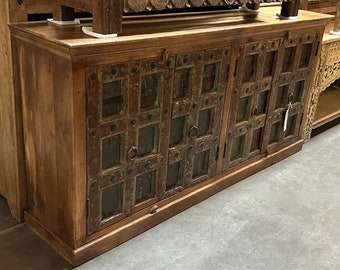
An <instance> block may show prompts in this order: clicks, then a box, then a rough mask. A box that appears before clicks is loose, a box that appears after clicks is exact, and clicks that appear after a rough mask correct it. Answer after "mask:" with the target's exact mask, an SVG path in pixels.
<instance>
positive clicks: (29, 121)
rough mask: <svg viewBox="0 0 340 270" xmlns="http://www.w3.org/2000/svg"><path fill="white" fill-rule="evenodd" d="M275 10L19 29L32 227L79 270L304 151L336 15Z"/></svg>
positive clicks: (16, 40)
mask: <svg viewBox="0 0 340 270" xmlns="http://www.w3.org/2000/svg"><path fill="white" fill-rule="evenodd" d="M276 13H279V8H278V7H270V8H265V9H263V10H260V12H259V15H258V16H257V17H256V18H248V19H244V18H243V17H241V16H240V17H238V16H228V14H229V13H228V12H227V11H219V12H213V13H199V14H174V15H168V16H166V17H163V16H151V17H147V18H145V17H142V18H140V17H132V18H128V19H126V20H125V21H124V22H123V32H122V34H121V35H120V36H119V37H117V38H109V39H95V38H90V37H87V36H86V35H85V34H83V33H82V31H81V27H82V25H73V26H63V27H57V26H54V25H51V24H49V23H47V22H39V23H21V24H15V25H12V26H11V31H12V37H13V52H14V59H15V61H16V63H17V65H18V72H19V74H17V76H19V78H20V88H21V92H22V110H23V123H24V137H25V153H26V160H27V171H28V177H27V178H28V183H27V186H28V204H29V210H28V211H27V212H26V213H25V220H26V222H27V224H28V225H29V227H30V228H31V229H32V230H34V231H35V232H36V233H37V234H38V235H40V236H41V237H42V238H43V239H45V240H46V241H47V242H48V243H49V244H50V245H51V246H52V247H53V248H54V249H55V250H57V251H58V252H59V253H60V254H61V255H62V256H64V257H65V258H66V259H67V260H68V261H69V262H70V263H71V264H73V265H78V264H81V263H83V262H85V261H87V260H89V259H91V258H93V257H94V256H97V255H99V254H101V253H103V252H105V251H107V250H108V249H111V248H113V247H114V246H117V245H119V244H120V243H122V242H124V241H126V240H128V239H130V238H131V237H133V236H135V235H137V234H139V233H141V232H143V231H145V230H147V229H149V228H151V227H152V226H154V225H156V224H158V223H160V222H162V221H164V220H165V219H167V218H169V217H171V216H173V215H175V214H177V213H179V212H180V211H183V210H184V209H186V208H188V207H190V206H192V205H194V204H196V203H198V202H200V201H202V200H204V199H205V198H207V197H209V196H211V195H213V194H215V193H216V192H218V191H220V190H222V189H224V188H226V187H228V186H230V185H232V184H234V183H236V182H238V181H240V180H242V179H244V178H245V177H247V176H249V175H251V174H253V173H255V172H257V171H259V170H261V169H263V168H265V167H268V166H270V165H272V164H273V163H276V162H278V161H280V160H282V159H284V158H286V157H288V156H289V155H292V154H293V153H295V152H297V151H299V150H300V149H301V148H302V144H303V140H302V139H301V136H302V132H303V130H302V128H301V127H302V126H303V123H304V121H305V111H306V106H305V104H306V100H308V99H309V89H310V86H311V82H312V80H313V77H314V73H315V66H316V59H317V57H318V54H319V45H320V42H321V39H322V34H323V30H324V26H325V24H326V23H327V22H328V21H329V20H330V18H331V17H330V16H328V15H322V14H316V13H311V12H308V11H300V12H299V17H298V19H295V20H279V19H277V18H276V16H275V14H276Z"/></svg>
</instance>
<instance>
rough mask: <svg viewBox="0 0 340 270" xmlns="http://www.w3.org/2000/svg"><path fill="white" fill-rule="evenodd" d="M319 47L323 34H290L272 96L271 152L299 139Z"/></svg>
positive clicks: (268, 141)
mask: <svg viewBox="0 0 340 270" xmlns="http://www.w3.org/2000/svg"><path fill="white" fill-rule="evenodd" d="M319 44H320V33H316V32H310V33H303V34H296V35H291V36H289V37H288V38H286V39H285V40H284V44H283V46H282V48H281V49H280V56H279V60H278V62H279V72H278V75H277V78H276V81H275V84H274V86H273V94H272V97H271V104H270V114H271V119H269V123H268V124H269V125H270V129H269V134H268V136H267V137H266V139H267V142H266V144H268V145H269V148H268V150H270V149H271V148H275V147H276V146H279V145H280V144H281V143H284V142H286V141H289V140H292V139H296V138H297V137H298V136H299V132H300V124H301V120H302V116H303V110H304V106H303V104H304V102H305V99H306V95H307V91H308V89H309V85H310V83H311V80H312V78H311V72H312V69H313V66H312V64H313V62H314V61H312V60H313V58H315V57H316V55H317V52H318V47H319Z"/></svg>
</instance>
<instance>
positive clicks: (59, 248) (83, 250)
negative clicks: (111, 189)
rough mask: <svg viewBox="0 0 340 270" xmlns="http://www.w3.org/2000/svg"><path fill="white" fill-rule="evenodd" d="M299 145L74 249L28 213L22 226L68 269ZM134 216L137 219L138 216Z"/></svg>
mask: <svg viewBox="0 0 340 270" xmlns="http://www.w3.org/2000/svg"><path fill="white" fill-rule="evenodd" d="M302 145H303V140H301V139H300V140H298V141H296V142H295V143H293V144H291V145H289V146H287V147H285V148H283V149H281V150H279V151H277V152H275V153H273V154H270V155H268V156H266V157H263V158H262V159H260V160H258V161H256V162H254V163H251V164H249V165H248V166H244V167H242V168H240V169H238V170H233V171H232V172H230V171H229V172H228V171H227V172H224V173H221V174H219V175H217V176H216V177H214V178H211V179H209V180H208V181H206V182H204V183H201V184H198V185H196V186H194V187H192V188H190V189H188V190H187V192H183V193H180V194H177V195H174V196H172V197H170V198H168V199H166V200H164V201H161V202H159V204H158V203H157V206H158V208H157V209H156V210H155V211H153V212H152V213H149V214H146V215H142V216H141V217H139V218H137V219H134V220H133V221H131V222H129V223H126V221H125V222H124V221H122V223H124V224H122V225H120V224H117V225H120V226H118V227H117V225H115V224H114V225H113V226H111V228H110V227H108V228H106V229H105V231H104V232H101V233H98V234H97V235H93V236H91V238H89V239H87V240H85V242H86V244H84V245H82V246H79V247H77V248H74V249H73V248H72V247H70V246H68V245H67V244H65V243H64V242H63V241H62V240H60V239H59V238H58V237H57V236H55V235H54V234H53V233H52V232H51V231H49V230H48V229H47V228H46V227H44V225H43V224H42V223H40V222H39V220H37V219H36V218H35V217H34V216H32V215H31V214H30V213H29V212H25V222H26V224H27V225H28V227H29V228H30V229H31V230H32V231H34V232H35V233H36V234H38V235H39V236H40V237H41V238H42V239H43V240H44V241H46V242H47V243H48V244H49V245H50V246H51V247H52V248H53V249H54V250H55V251H56V252H57V253H59V255H61V256H62V257H64V258H65V259H66V260H67V261H68V262H69V263H70V264H71V265H73V266H77V265H80V264H82V263H85V262H86V261H89V260H91V259H93V258H95V257H96V256H99V255H101V254H103V253H105V252H106V251H108V250H110V249H112V248H114V247H116V246H118V245H120V244H122V243H123V242H125V241H127V240H129V239H131V238H133V237H135V236H137V235H138V234H140V233H142V232H144V231H146V230H148V229H150V228H152V227H154V226H155V225H157V224H159V223H161V222H163V221H165V220H167V219H168V218H170V217H172V216H175V215H176V214H178V213H180V212H182V211H184V210H186V209H188V208H189V207H191V206H193V205H195V204H197V203H199V202H201V201H203V200H205V199H207V198H209V197H210V196H212V195H214V194H216V193H218V192H220V191H222V190H223V189H225V188H227V187H229V186H231V185H233V184H236V183H238V182H239V181H241V180H243V179H245V178H247V177H249V176H250V175H253V174H255V173H257V172H259V171H261V170H263V169H265V168H267V167H269V166H271V165H273V164H275V163H277V162H279V161H281V160H283V159H285V158H287V157H289V156H291V155H293V154H295V153H296V152H298V151H300V150H301V149H302ZM135 215H138V213H136V214H135ZM112 227H113V229H112Z"/></svg>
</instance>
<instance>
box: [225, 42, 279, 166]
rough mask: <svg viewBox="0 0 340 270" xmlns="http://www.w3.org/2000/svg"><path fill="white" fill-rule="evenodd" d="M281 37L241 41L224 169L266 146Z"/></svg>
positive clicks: (251, 155) (260, 151)
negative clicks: (265, 137)
mask: <svg viewBox="0 0 340 270" xmlns="http://www.w3.org/2000/svg"><path fill="white" fill-rule="evenodd" d="M280 44H281V39H273V40H267V41H261V42H251V43H247V44H244V45H240V46H239V48H238V58H237V59H238V60H237V65H236V83H235V86H234V91H233V93H232V102H231V110H230V118H229V125H228V127H229V129H228V132H227V141H226V149H225V158H224V162H223V169H224V170H225V169H227V168H229V167H232V166H235V165H237V164H239V163H241V162H243V161H245V160H247V159H249V158H251V157H253V156H255V155H257V154H260V153H263V151H264V150H265V148H266V146H265V145H264V139H263V137H264V136H265V134H266V132H267V131H266V127H265V124H266V117H267V113H268V109H269V98H270V95H271V93H270V91H271V90H270V89H271V87H272V83H273V76H274V73H275V71H276V69H277V68H276V66H277V58H278V50H279V46H280Z"/></svg>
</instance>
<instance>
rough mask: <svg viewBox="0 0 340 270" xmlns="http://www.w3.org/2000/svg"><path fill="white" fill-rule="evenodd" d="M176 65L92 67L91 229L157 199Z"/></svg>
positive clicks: (89, 121)
mask: <svg viewBox="0 0 340 270" xmlns="http://www.w3.org/2000/svg"><path fill="white" fill-rule="evenodd" d="M170 75H171V74H170V69H169V68H168V67H167V63H165V62H164V61H162V60H159V59H146V60H139V61H131V62H126V63H117V64H116V63H114V64H112V65H105V66H99V67H94V68H89V69H88V70H87V89H86V92H87V177H88V234H91V233H93V232H95V231H97V230H99V229H101V228H103V227H105V226H107V225H109V224H112V223H113V222H116V221H118V220H120V219H122V218H124V217H125V216H127V215H130V214H131V213H133V212H134V211H138V210H139V209H141V208H144V207H147V206H149V205H151V204H153V203H154V202H155V201H157V198H158V197H159V193H162V186H163V184H162V182H164V181H163V179H165V174H166V156H167V151H168V144H167V140H160V134H162V136H164V134H168V133H169V130H168V128H169V123H170V117H169V114H170V113H169V112H170V101H169V100H168V98H167V96H166V95H167V92H166V91H169V89H167V86H168V85H171V78H170Z"/></svg>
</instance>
